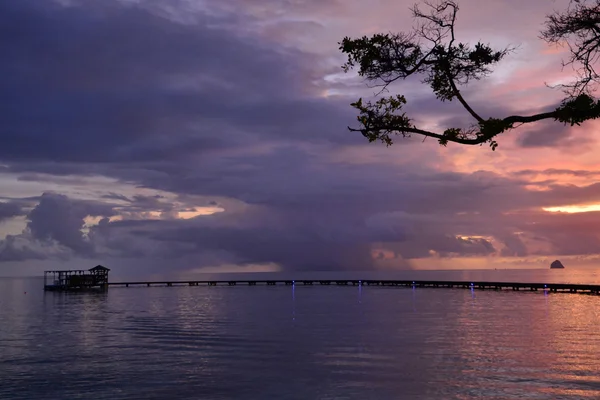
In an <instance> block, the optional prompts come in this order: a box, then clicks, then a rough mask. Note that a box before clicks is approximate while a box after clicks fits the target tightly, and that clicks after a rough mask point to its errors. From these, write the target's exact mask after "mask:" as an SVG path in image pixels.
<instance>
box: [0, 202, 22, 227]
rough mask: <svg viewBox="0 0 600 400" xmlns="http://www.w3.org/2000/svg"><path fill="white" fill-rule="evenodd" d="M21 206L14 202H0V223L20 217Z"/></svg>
mask: <svg viewBox="0 0 600 400" xmlns="http://www.w3.org/2000/svg"><path fill="white" fill-rule="evenodd" d="M22 214H23V210H22V208H21V206H20V205H19V204H17V203H14V202H7V203H5V202H0V223H1V222H2V221H4V220H6V219H9V218H12V217H16V216H18V215H22Z"/></svg>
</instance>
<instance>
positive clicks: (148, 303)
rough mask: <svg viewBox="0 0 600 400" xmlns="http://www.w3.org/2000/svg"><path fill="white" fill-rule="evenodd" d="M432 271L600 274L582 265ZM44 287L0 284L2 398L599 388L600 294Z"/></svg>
mask: <svg viewBox="0 0 600 400" xmlns="http://www.w3.org/2000/svg"><path fill="white" fill-rule="evenodd" d="M403 274H405V276H406V277H409V276H412V277H414V279H423V278H424V276H423V273H411V272H406V273H403ZM411 274H412V275H411ZM424 274H425V278H433V277H438V278H446V279H465V280H470V279H473V280H477V279H492V278H495V279H498V280H520V281H542V280H543V281H548V282H581V283H592V282H596V283H599V282H598V276H597V275H596V273H595V272H591V271H583V272H581V271H579V272H578V271H573V270H570V271H569V270H564V271H549V270H548V271H547V270H537V271H487V272H480V271H471V272H466V271H453V272H450V273H448V272H446V273H441V272H427V273H424ZM502 278H504V279H502ZM41 285H42V283H41V280H40V279H37V278H36V279H34V278H28V279H16V278H15V279H12V278H11V279H8V278H5V279H0V399H3V400H4V399H61V400H62V399H244V400H246V399H248V400H250V399H299V400H300V399H302V400H305V399H361V400H362V399H376V400H386V399H478V398H483V397H485V398H487V399H585V398H590V399H599V398H600V330H599V322H600V297H597V296H589V295H581V294H560V293H558V294H557V293H551V294H545V293H543V292H513V291H506V292H495V291H477V290H476V291H470V290H465V289H411V288H399V287H362V288H360V287H353V286H348V287H337V286H325V287H324V286H318V285H317V286H313V287H310V286H306V287H305V286H294V287H286V286H277V287H267V286H256V287H247V286H235V287H151V288H145V287H140V288H133V287H131V288H111V289H110V290H109V291H108V292H107V293H103V294H92V293H87V294H61V293H44V292H43V291H42V290H41V289H42V287H41Z"/></svg>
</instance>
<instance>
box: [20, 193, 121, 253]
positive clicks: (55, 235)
mask: <svg viewBox="0 0 600 400" xmlns="http://www.w3.org/2000/svg"><path fill="white" fill-rule="evenodd" d="M113 214H114V212H113V210H112V207H111V206H110V205H107V204H100V203H95V202H85V201H73V200H70V199H69V198H68V197H67V196H64V195H58V194H52V193H44V195H42V197H41V199H40V202H39V204H38V205H37V206H36V207H35V208H34V209H33V210H31V212H30V213H29V214H28V215H27V218H28V220H29V222H28V223H27V229H28V233H29V234H30V235H31V237H32V239H34V240H37V241H40V242H47V241H55V242H56V243H57V244H59V245H61V246H64V247H66V248H69V249H71V250H73V251H74V252H75V253H77V254H82V255H91V254H92V253H93V245H92V244H91V243H90V242H89V241H87V240H85V238H84V237H83V233H82V231H81V229H82V228H83V227H84V224H85V221H84V218H85V217H87V216H110V215H113Z"/></svg>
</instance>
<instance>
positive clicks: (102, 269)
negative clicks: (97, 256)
mask: <svg viewBox="0 0 600 400" xmlns="http://www.w3.org/2000/svg"><path fill="white" fill-rule="evenodd" d="M90 271H110V269H108V268H106V267H103V266H102V265H96V266H95V267H94V268H90Z"/></svg>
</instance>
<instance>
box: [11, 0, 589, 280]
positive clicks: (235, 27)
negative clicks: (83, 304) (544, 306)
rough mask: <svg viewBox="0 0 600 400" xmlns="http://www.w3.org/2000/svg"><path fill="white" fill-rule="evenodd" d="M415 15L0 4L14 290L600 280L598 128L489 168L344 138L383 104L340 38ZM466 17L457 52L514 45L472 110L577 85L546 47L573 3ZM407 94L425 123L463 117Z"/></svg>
mask: <svg viewBox="0 0 600 400" xmlns="http://www.w3.org/2000/svg"><path fill="white" fill-rule="evenodd" d="M413 3H414V2H413V1H403V0H372V1H359V0H219V1H215V0H212V1H208V0H98V1H94V0H60V1H58V0H56V1H54V0H44V1H40V0H4V1H0V32H1V33H0V58H1V59H2V62H1V63H0V104H2V107H1V108H0V187H1V189H2V190H1V192H0V275H23V274H26V275H31V274H37V273H39V272H41V271H42V270H44V269H51V268H87V267H88V266H89V267H91V266H93V265H96V264H97V263H100V264H103V265H106V266H108V267H110V268H113V269H117V270H121V271H127V272H128V273H139V274H143V273H148V272H173V273H176V272H182V271H192V272H202V271H223V272H229V271H279V270H284V271H298V270H353V271H357V270H394V269H411V268H414V269H448V268H548V267H549V264H550V262H551V261H553V260H554V259H556V258H559V259H560V260H561V261H562V262H563V263H564V264H565V265H566V266H567V268H569V267H576V266H593V265H595V264H597V263H598V261H599V260H600V230H599V227H600V211H599V210H600V160H599V159H598V155H597V154H598V151H599V150H600V144H599V142H598V138H600V135H598V134H597V130H598V128H599V125H598V123H596V122H590V123H586V124H585V125H584V126H582V127H575V128H571V127H569V126H563V125H560V124H558V123H553V122H542V123H537V124H532V125H530V126H527V127H522V128H519V129H518V130H515V131H512V132H510V133H508V134H505V135H503V136H500V137H499V138H498V142H499V147H498V149H497V150H496V151H495V152H492V151H491V150H490V148H489V147H487V146H483V147H464V146H460V145H455V144H452V143H451V144H449V145H448V147H447V148H444V147H440V146H439V145H438V144H437V142H436V141H435V140H432V139H427V140H425V141H424V142H423V140H422V137H421V138H419V137H415V138H411V139H401V138H398V140H397V141H396V143H395V144H394V145H393V146H392V147H389V148H386V147H385V146H384V145H382V144H380V143H379V144H376V143H372V144H369V143H367V141H366V140H365V139H364V138H363V137H362V136H361V135H360V133H353V132H349V131H348V130H347V128H346V127H347V126H348V125H352V124H353V123H354V121H355V113H354V110H353V109H352V108H351V107H350V106H349V104H350V103H351V102H353V101H355V100H356V99H357V98H358V97H360V96H363V97H370V96H372V95H373V94H374V93H375V92H376V90H375V89H370V88H368V87H367V86H366V85H365V82H364V81H363V80H361V79H360V78H358V77H357V76H356V75H355V74H354V73H350V74H344V73H343V71H342V70H341V68H340V67H341V65H342V64H343V62H344V61H345V59H344V56H343V55H342V54H341V53H340V52H339V50H338V44H337V42H339V41H340V40H341V39H342V38H343V37H344V36H351V37H355V36H362V35H365V34H366V35H369V34H373V33H377V32H390V31H391V32H397V31H403V30H407V29H410V27H411V24H412V19H411V16H410V13H409V11H408V8H409V7H410V6H411V5H412V4H413ZM459 4H460V7H461V9H460V12H459V15H458V23H457V34H458V39H459V40H461V41H466V42H471V43H473V42H476V41H478V40H481V41H483V42H489V43H491V44H493V45H496V46H500V47H503V46H508V45H512V46H518V48H517V50H516V52H515V53H514V54H512V55H510V56H508V57H507V58H506V59H505V61H503V62H502V63H501V64H500V66H499V67H498V69H497V71H496V73H494V74H493V75H492V76H490V77H489V78H488V79H486V80H484V81H481V82H478V83H477V84H474V85H471V86H468V87H466V88H465V89H464V90H463V95H464V97H465V98H467V100H468V101H470V103H471V105H472V106H473V107H474V108H475V109H476V111H478V112H479V113H480V114H482V116H484V117H485V118H487V117H505V116H507V115H510V113H513V112H517V113H522V114H527V113H530V112H535V111H538V110H552V109H553V107H555V106H556V104H557V102H558V101H559V100H560V99H561V92H560V91H558V90H556V89H550V88H548V87H546V86H545V83H548V84H556V83H560V82H565V81H566V80H568V79H569V77H570V76H571V75H572V70H571V69H570V68H565V69H564V70H561V59H562V58H563V57H564V56H565V53H564V52H563V51H564V49H561V48H556V47H551V46H549V45H547V44H546V43H544V42H543V41H541V40H539V39H538V36H539V32H540V30H541V29H542V24H543V22H544V18H545V15H546V14H548V13H549V12H551V11H552V10H555V9H556V10H562V9H564V8H565V7H566V5H567V1H562V0H561V1H559V0H557V1H548V0H530V1H523V0H520V1H516V0H485V1H481V0H462V1H460V2H459ZM484 5H485V6H484ZM396 92H398V93H402V94H404V95H405V96H406V98H407V100H408V105H407V109H408V111H409V112H410V114H411V116H412V117H413V118H414V119H415V120H416V121H417V122H418V123H419V124H420V125H421V126H423V127H428V128H431V129H438V130H439V129H440V128H445V127H449V125H452V126H454V125H457V124H458V125H468V124H469V123H470V120H469V119H468V116H467V115H466V113H465V112H464V110H463V109H461V108H460V105H459V104H455V103H439V102H438V101H436V100H435V97H434V95H433V94H432V93H431V92H430V90H429V88H428V87H427V86H423V85H421V84H420V83H419V82H418V80H411V81H407V82H403V83H401V84H400V85H396V86H394V87H392V93H396ZM442 130H443V129H442Z"/></svg>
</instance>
